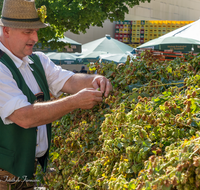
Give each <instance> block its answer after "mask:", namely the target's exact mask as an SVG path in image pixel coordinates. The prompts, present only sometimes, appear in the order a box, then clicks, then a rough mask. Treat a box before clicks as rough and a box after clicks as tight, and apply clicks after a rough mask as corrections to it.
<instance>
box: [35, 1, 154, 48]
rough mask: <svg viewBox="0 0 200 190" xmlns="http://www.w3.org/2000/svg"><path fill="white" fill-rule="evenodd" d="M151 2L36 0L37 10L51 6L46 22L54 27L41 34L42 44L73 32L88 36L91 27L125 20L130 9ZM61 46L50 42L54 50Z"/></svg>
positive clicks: (40, 32)
mask: <svg viewBox="0 0 200 190" xmlns="http://www.w3.org/2000/svg"><path fill="white" fill-rule="evenodd" d="M146 1H148V2H150V0H122V1H121V0H110V1H106V0H59V1H57V0H40V1H36V7H37V8H39V7H41V6H42V5H45V6H46V7H47V18H46V22H47V23H49V24H50V27H48V28H46V29H42V30H40V31H39V41H40V42H41V43H42V45H46V44H47V41H48V40H51V39H55V40H56V39H58V38H59V37H62V36H63V35H64V32H66V31H71V32H73V33H75V34H79V33H80V32H83V33H85V32H86V29H88V28H89V27H90V26H98V27H102V26H103V22H104V21H105V20H106V19H109V20H110V21H111V22H113V21H117V20H124V15H125V13H128V6H129V7H133V6H135V5H139V3H140V2H146ZM60 45H62V44H61V43H59V44H57V43H53V42H52V43H50V46H51V47H52V48H53V49H57V48H56V46H57V47H59V46H60Z"/></svg>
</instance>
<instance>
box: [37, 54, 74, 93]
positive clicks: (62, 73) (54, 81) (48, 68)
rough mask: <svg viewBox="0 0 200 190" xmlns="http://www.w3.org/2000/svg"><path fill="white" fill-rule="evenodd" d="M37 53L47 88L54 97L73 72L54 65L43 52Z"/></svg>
mask: <svg viewBox="0 0 200 190" xmlns="http://www.w3.org/2000/svg"><path fill="white" fill-rule="evenodd" d="M37 55H38V56H39V57H40V61H41V63H42V65H43V68H44V71H45V75H46V78H47V83H48V86H49V90H50V92H51V93H52V94H53V95H54V96H55V97H58V96H59V95H60V94H61V93H62V92H61V89H62V88H63V86H64V84H65V82H66V81H67V80H68V79H69V78H70V77H71V76H72V75H74V73H73V72H72V71H68V70H64V69H62V68H61V67H60V66H58V65H55V64H54V63H53V62H52V61H51V60H50V59H49V58H48V57H47V56H46V55H45V54H44V53H41V52H37Z"/></svg>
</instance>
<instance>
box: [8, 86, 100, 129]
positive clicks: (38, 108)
mask: <svg viewBox="0 0 200 190" xmlns="http://www.w3.org/2000/svg"><path fill="white" fill-rule="evenodd" d="M101 101H102V93H101V92H100V91H97V90H94V89H93V88H86V89H83V90H81V91H79V92H78V93H76V94H74V95H71V96H67V97H64V98H61V99H58V100H54V101H49V102H41V103H35V104H33V105H30V106H26V107H23V108H20V109H17V110H15V111H14V112H13V113H12V114H11V115H10V116H9V117H8V119H10V120H11V121H12V122H14V123H16V124H17V125H19V126H21V127H23V128H26V129H27V128H31V127H37V126H40V125H43V124H47V123H51V122H53V121H55V120H57V119H59V118H61V117H62V116H64V115H66V114H67V113H69V112H71V111H73V110H75V109H77V108H81V109H91V108H92V107H93V106H94V105H96V104H98V103H99V102H101Z"/></svg>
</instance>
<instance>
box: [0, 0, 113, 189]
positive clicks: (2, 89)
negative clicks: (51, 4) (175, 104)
mask: <svg viewBox="0 0 200 190" xmlns="http://www.w3.org/2000/svg"><path fill="white" fill-rule="evenodd" d="M46 26H47V24H44V23H42V22H41V21H40V20H39V18H38V13H37V11H36V8H35V3H34V1H33V0H31V1H30V0H4V2H3V9H2V17H1V19H0V189H1V190H4V189H7V185H8V186H10V188H11V185H10V184H13V185H12V186H13V187H12V188H14V189H20V190H22V189H29V190H32V189H33V188H34V185H33V184H31V183H28V179H29V180H30V179H31V178H32V177H33V174H34V166H35V159H36V160H38V161H39V163H40V164H41V165H42V167H43V168H44V171H45V170H46V166H47V159H48V155H49V147H50V142H51V124H50V123H51V122H52V121H55V120H56V119H59V118H61V117H62V116H63V115H65V114H67V113H69V112H71V111H73V110H74V109H78V108H81V109H91V108H93V106H95V105H96V104H98V103H99V102H101V101H102V95H103V93H104V95H105V96H106V97H107V96H108V94H109V92H110V91H111V90H112V86H111V84H110V82H109V80H108V79H106V78H105V77H103V76H100V75H86V74H74V73H73V72H70V71H67V70H62V69H61V67H59V66H56V65H55V64H54V63H53V62H52V61H50V59H49V58H48V57H47V56H45V54H43V53H41V52H37V53H33V52H32V51H33V46H34V44H35V43H36V42H37V41H38V36H37V32H38V30H39V29H40V28H44V27H46ZM97 88H100V91H98V90H97ZM49 92H51V94H53V95H54V96H56V97H58V96H59V95H60V94H61V93H63V92H65V93H69V94H72V95H71V96H67V97H64V98H62V99H58V100H55V101H48V100H50V96H49ZM43 100H44V101H43ZM41 101H43V102H41ZM8 179H9V180H8ZM10 179H11V180H10Z"/></svg>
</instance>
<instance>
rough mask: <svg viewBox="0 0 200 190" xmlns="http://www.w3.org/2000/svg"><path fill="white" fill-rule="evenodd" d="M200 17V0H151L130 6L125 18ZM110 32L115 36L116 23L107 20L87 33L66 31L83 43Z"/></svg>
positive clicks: (188, 18) (182, 19)
mask: <svg viewBox="0 0 200 190" xmlns="http://www.w3.org/2000/svg"><path fill="white" fill-rule="evenodd" d="M199 18H200V0H190V1H189V0H151V2H150V3H147V2H146V3H140V5H137V6H134V7H133V8H129V14H126V15H125V20H179V21H187V20H188V21H195V20H198V19H199ZM106 34H109V35H110V36H111V37H113V38H114V36H115V23H111V22H110V21H109V20H106V21H105V22H104V23H103V27H96V26H95V27H91V28H90V29H88V30H87V32H86V33H85V34H83V33H80V34H79V35H77V34H73V33H71V32H66V33H65V36H67V37H68V38H71V39H73V40H75V41H77V42H79V43H81V44H85V43H88V42H90V41H93V40H96V39H99V38H102V37H104V36H105V35H106Z"/></svg>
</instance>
